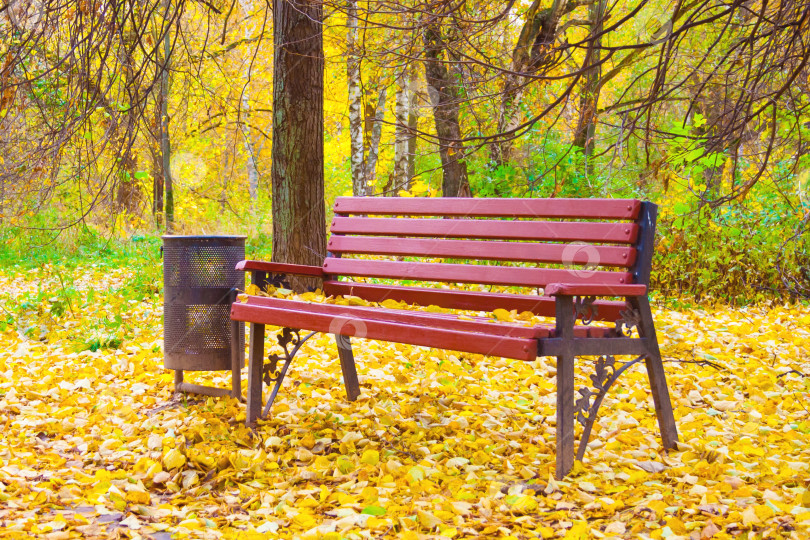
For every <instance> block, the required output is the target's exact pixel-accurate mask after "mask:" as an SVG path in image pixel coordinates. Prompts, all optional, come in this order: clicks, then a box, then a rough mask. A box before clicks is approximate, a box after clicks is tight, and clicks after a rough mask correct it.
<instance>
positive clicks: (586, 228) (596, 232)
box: [331, 216, 638, 244]
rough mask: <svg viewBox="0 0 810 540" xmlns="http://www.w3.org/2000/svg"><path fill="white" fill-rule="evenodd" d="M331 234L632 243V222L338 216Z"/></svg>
mask: <svg viewBox="0 0 810 540" xmlns="http://www.w3.org/2000/svg"><path fill="white" fill-rule="evenodd" d="M331 230H332V234H362V235H368V236H417V237H433V238H491V239H494V240H535V241H549V240H550V241H556V242H594V243H622V244H632V243H633V242H635V241H636V236H637V235H638V225H636V224H635V223H601V222H570V221H568V222H566V221H504V220H482V219H478V220H472V219H430V218H421V219H420V218H415V219H412V218H367V217H340V216H337V217H335V218H334V219H333V220H332V227H331Z"/></svg>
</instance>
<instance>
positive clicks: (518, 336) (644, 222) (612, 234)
mask: <svg viewBox="0 0 810 540" xmlns="http://www.w3.org/2000/svg"><path fill="white" fill-rule="evenodd" d="M334 214H335V217H334V220H333V221H332V225H331V237H330V240H329V244H328V250H329V255H328V256H327V258H326V259H325V260H324V262H323V266H322V267H310V266H301V265H291V264H282V263H271V262H261V261H243V262H241V263H239V265H238V266H237V268H239V269H242V270H245V271H250V272H252V279H253V283H254V284H256V285H258V286H259V287H264V286H266V285H267V284H268V283H274V284H276V285H279V284H283V283H286V279H287V276H289V275H301V276H310V277H316V278H320V279H322V280H323V285H322V287H323V292H324V294H326V295H333V296H337V295H344V296H345V295H352V296H356V297H360V298H363V299H365V300H367V301H370V302H382V301H384V300H386V299H392V300H396V301H399V302H406V303H409V304H418V305H420V306H428V305H436V306H440V307H443V308H452V309H459V310H474V311H483V312H492V311H493V310H495V309H498V308H501V309H505V310H517V311H518V312H522V311H530V312H532V313H533V314H535V315H539V316H547V317H553V318H554V323H553V324H545V325H537V326H532V327H527V326H520V325H518V324H505V323H502V322H496V321H494V320H493V319H492V318H486V317H478V318H472V320H468V319H470V318H469V317H467V318H465V319H460V318H458V317H456V316H451V315H448V314H447V313H432V312H424V311H412V310H397V309H386V308H383V307H365V306H344V305H333V304H316V303H307V302H302V301H293V300H286V299H279V298H269V297H261V296H249V297H248V299H247V301H246V302H244V303H240V302H237V303H235V304H234V305H233V308H232V311H231V318H232V319H233V320H236V321H246V322H250V323H251V332H250V353H249V354H250V358H249V376H248V398H247V423H248V425H253V424H255V422H256V420H257V418H258V417H259V411H260V408H261V405H262V383H263V382H265V383H267V384H270V383H275V387H274V389H273V391H272V394H271V396H270V399H269V401H268V403H267V406H266V407H265V410H264V414H266V413H267V411H268V410H269V408H270V406H271V405H272V403H273V400H274V399H275V397H276V395H277V393H278V391H279V388H280V387H281V383H282V381H283V380H284V377H285V375H286V374H287V371H288V369H289V366H290V363H291V361H292V358H293V356H294V355H295V353H296V352H297V351H298V349H299V347H300V346H301V345H302V344H303V342H304V341H306V339H308V338H309V337H310V336H312V335H313V334H314V333H317V332H327V333H332V334H334V335H335V339H336V343H337V351H338V356H339V358H340V365H341V369H342V371H343V380H344V384H345V386H346V392H347V394H348V399H349V400H354V399H356V398H357V396H358V395H359V394H360V387H359V384H358V379H357V372H356V369H355V364H354V357H353V354H352V349H351V342H350V337H352V336H357V337H364V338H368V339H377V340H385V341H392V342H398V343H408V344H412V345H422V346H427V347H435V348H442V349H448V350H454V351H461V352H468V353H477V354H483V355H493V356H501V357H506V358H514V359H518V360H526V361H533V360H534V359H535V358H536V357H537V356H556V357H557V425H556V443H557V453H556V476H557V477H558V478H562V477H563V476H565V475H566V474H567V473H568V472H569V471H570V469H571V467H572V465H573V462H574V457H575V454H574V423H575V421H577V420H578V421H579V422H580V423H582V424H583V426H584V430H583V434H582V436H581V438H580V444H579V448H578V452H577V454H576V457H577V458H578V459H581V458H582V456H583V455H584V451H585V448H586V445H587V442H588V439H589V437H590V432H591V429H592V427H593V425H594V422H595V420H596V413H597V411H598V408H599V405H600V404H601V402H602V399H603V398H604V396H605V393H606V392H607V391H608V389H609V388H610V386H611V384H613V382H614V381H615V380H616V378H617V377H618V376H619V375H620V374H621V373H622V372H623V371H624V370H625V369H627V368H628V367H630V366H631V365H633V364H635V363H637V362H640V361H641V360H644V361H645V363H646V367H647V373H648V376H649V381H650V387H651V392H652V397H653V401H654V404H655V413H656V415H657V419H658V424H659V428H660V430H661V436H662V440H663V445H664V447H665V448H667V449H669V448H673V447H674V446H675V444H676V442H677V437H678V433H677V428H676V425H675V420H674V417H673V414H672V405H671V402H670V398H669V392H668V389H667V384H666V378H665V374H664V367H663V364H662V362H661V355H660V352H659V349H658V341H657V338H656V334H655V326H654V324H653V318H652V313H651V311H650V303H649V299H648V297H647V287H648V285H649V281H650V268H651V262H652V256H653V240H654V235H655V220H656V206H655V205H654V204H652V203H649V202H641V201H637V200H618V199H429V198H353V197H341V198H338V199H337V201H336V202H335V206H334ZM358 256H359V258H358ZM369 256H376V257H369ZM386 258H387V259H386ZM447 260H450V261H455V262H446V261H447ZM597 267H598V268H597ZM413 282H417V283H416V284H413ZM437 283H438V284H441V285H439V286H440V287H442V288H435V287H431V286H426V285H431V284H437ZM445 284H450V287H449V288H448V287H447V285H445ZM455 284H477V285H480V286H481V287H478V289H479V290H463V289H462V288H459V287H457V286H456V287H455V288H453V285H455ZM493 286H494V287H499V291H498V292H491V291H488V290H484V289H486V288H490V289H491V288H492V287H493ZM467 288H469V287H467ZM541 288H542V289H543V291H542V293H540V292H539V289H541ZM507 289H508V291H507V292H502V291H504V290H507ZM515 289H517V290H515ZM512 291H514V292H512ZM597 297H619V298H620V300H618V301H617V300H604V299H597ZM595 321H607V322H608V323H612V324H613V326H605V325H602V326H599V325H590V323H591V322H595ZM265 325H272V326H278V327H283V328H284V329H283V331H282V332H280V333H279V338H278V339H279V343H280V345H281V346H282V348H283V350H284V353H283V354H281V355H271V356H270V358H269V362H268V363H267V364H266V363H265V360H264V337H265ZM633 328H635V329H636V331H635V332H632V331H631V330H632V329H633ZM293 329H295V330H293ZM298 329H304V330H310V331H313V332H312V333H310V334H308V335H306V336H301V334H300V330H298ZM614 355H633V356H634V357H635V359H633V360H631V361H628V362H625V363H619V362H616V361H615V359H614ZM577 356H599V357H600V358H599V359H598V360H597V361H596V362H593V361H589V362H587V363H585V365H587V366H590V367H591V369H593V370H594V373H593V374H592V375H591V381H593V386H594V387H595V391H591V390H590V389H588V388H585V389H581V390H580V391H579V394H580V396H579V397H578V398H576V396H575V389H574V359H575V357H577ZM279 366H281V367H280V368H279Z"/></svg>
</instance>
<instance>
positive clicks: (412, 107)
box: [405, 69, 419, 190]
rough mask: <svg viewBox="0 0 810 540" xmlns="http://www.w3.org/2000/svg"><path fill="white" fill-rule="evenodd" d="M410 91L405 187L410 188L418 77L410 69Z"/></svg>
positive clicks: (414, 146) (416, 122)
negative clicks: (406, 179) (406, 182)
mask: <svg viewBox="0 0 810 540" xmlns="http://www.w3.org/2000/svg"><path fill="white" fill-rule="evenodd" d="M409 85H410V91H409V92H408V94H409V99H408V130H409V132H408V171H407V174H406V176H407V177H408V184H407V187H406V188H405V189H408V190H410V189H411V186H412V185H413V177H414V176H415V175H416V128H417V127H419V126H418V124H419V108H418V105H419V102H418V99H419V79H418V78H417V76H416V70H415V69H412V70H411V78H410V81H409Z"/></svg>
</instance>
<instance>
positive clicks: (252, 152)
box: [239, 0, 259, 215]
mask: <svg viewBox="0 0 810 540" xmlns="http://www.w3.org/2000/svg"><path fill="white" fill-rule="evenodd" d="M239 7H241V8H242V12H243V13H244V15H245V28H244V39H245V43H250V42H251V41H252V40H253V22H252V21H251V20H250V18H251V17H252V15H253V0H239ZM243 62H244V66H245V69H244V71H243V72H242V79H243V80H244V86H243V88H242V102H241V104H240V107H241V114H242V124H241V126H242V136H243V137H244V139H245V155H246V157H247V163H246V165H245V167H246V170H247V171H246V172H247V177H248V194H249V195H250V210H251V213H253V214H254V215H255V213H256V202H257V201H258V198H259V169H258V167H257V165H256V149H255V148H254V146H253V135H252V132H251V131H252V130H251V128H250V126H251V122H250V119H251V111H250V63H251V51H250V47H248V48H247V49H246V53H245V58H243Z"/></svg>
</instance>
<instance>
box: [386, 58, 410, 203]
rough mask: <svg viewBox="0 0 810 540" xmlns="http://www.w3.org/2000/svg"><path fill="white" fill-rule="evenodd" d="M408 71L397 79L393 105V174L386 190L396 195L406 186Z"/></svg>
mask: <svg viewBox="0 0 810 540" xmlns="http://www.w3.org/2000/svg"><path fill="white" fill-rule="evenodd" d="M409 79H410V69H409V68H408V67H406V68H405V69H403V70H402V72H401V73H400V74H399V77H397V94H396V101H395V104H394V122H395V123H396V129H395V132H394V172H393V175H392V181H391V188H390V189H388V190H386V191H388V192H389V193H387V194H391V195H396V194H397V193H399V192H400V191H401V190H404V189H407V185H408V180H409V178H408V140H409V139H408V137H409V133H408V131H409V130H408V104H409V102H410V80H409Z"/></svg>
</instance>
